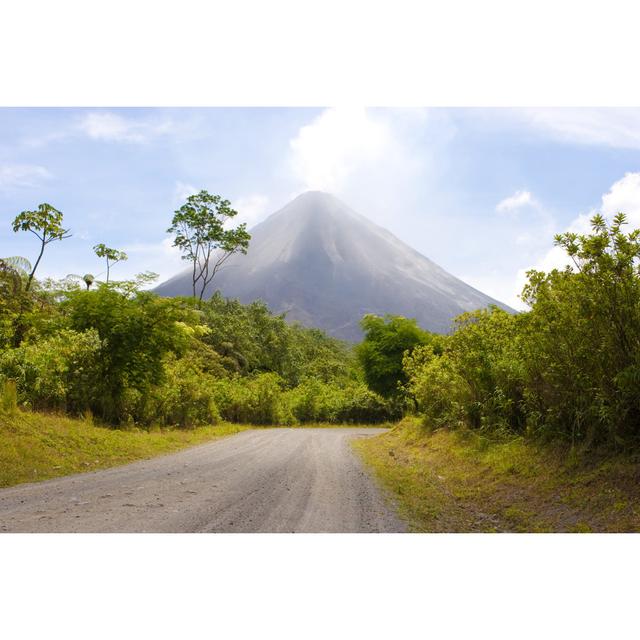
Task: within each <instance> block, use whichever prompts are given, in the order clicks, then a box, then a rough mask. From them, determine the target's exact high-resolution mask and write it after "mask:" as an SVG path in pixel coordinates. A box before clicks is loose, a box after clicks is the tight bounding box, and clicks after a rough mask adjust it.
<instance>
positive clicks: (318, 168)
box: [289, 108, 390, 191]
mask: <svg viewBox="0 0 640 640" xmlns="http://www.w3.org/2000/svg"><path fill="white" fill-rule="evenodd" d="M389 144H390V132H389V129H388V127H387V126H386V125H385V124H384V123H383V122H381V121H377V120H374V119H373V118H372V117H371V116H370V115H369V114H368V113H367V111H366V110H365V109H362V108H332V109H326V110H325V111H323V112H322V113H321V114H320V115H319V116H318V117H317V118H316V119H315V120H314V121H313V122H312V123H311V124H308V125H306V126H303V127H302V128H301V129H300V130H299V132H298V135H297V136H296V137H295V138H294V139H293V140H291V141H290V143H289V145H290V149H291V161H292V168H293V171H294V174H295V175H296V177H297V178H298V179H299V180H300V181H301V182H302V186H303V187H304V188H305V189H322V190H326V191H337V190H340V189H341V188H343V187H344V184H345V181H346V180H347V179H348V178H349V177H350V176H351V175H352V174H353V173H354V172H355V171H357V170H358V169H359V168H360V167H361V166H362V165H364V164H370V163H375V162H376V161H378V160H379V159H380V158H381V157H382V155H383V153H384V151H385V148H386V147H388V145H389Z"/></svg>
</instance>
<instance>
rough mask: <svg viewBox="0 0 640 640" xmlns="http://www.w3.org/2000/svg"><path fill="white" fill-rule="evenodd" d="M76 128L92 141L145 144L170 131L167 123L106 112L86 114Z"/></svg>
mask: <svg viewBox="0 0 640 640" xmlns="http://www.w3.org/2000/svg"><path fill="white" fill-rule="evenodd" d="M78 128H79V130H80V131H81V132H82V133H84V134H85V135H87V136H89V137H90V138H93V139H94V140H109V141H113V142H132V143H144V142H147V141H149V140H151V139H152V138H155V137H157V136H159V135H163V134H165V133H168V132H169V131H171V129H172V127H171V124H170V123H169V122H165V121H158V122H154V121H148V120H133V119H131V118H125V117H123V116H121V115H119V114H116V113H111V112H108V111H96V112H91V113H87V114H86V115H85V116H84V117H83V118H82V119H81V120H80V123H79V124H78Z"/></svg>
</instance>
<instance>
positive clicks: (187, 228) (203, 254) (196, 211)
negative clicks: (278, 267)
mask: <svg viewBox="0 0 640 640" xmlns="http://www.w3.org/2000/svg"><path fill="white" fill-rule="evenodd" d="M237 214H238V212H237V211H235V210H234V209H232V208H231V203H230V202H229V201H228V200H223V199H222V198H221V197H220V196H218V195H211V194H209V193H207V192H206V191H200V193H198V194H196V195H192V196H189V197H188V198H187V202H186V203H185V204H183V205H182V206H181V207H180V208H179V209H178V210H177V211H176V212H175V214H174V216H173V219H172V221H171V226H170V227H169V229H167V233H172V234H174V236H175V237H174V241H173V246H174V247H178V248H179V249H180V251H182V253H183V256H182V259H183V260H189V261H190V262H192V267H193V268H192V285H193V297H194V298H195V297H196V296H197V298H198V301H199V302H201V301H202V297H203V296H204V293H205V290H206V288H207V286H208V285H209V283H210V282H211V281H212V280H213V278H214V277H215V275H216V273H217V272H218V270H219V269H220V268H221V267H222V265H223V264H224V263H225V262H226V261H227V260H228V259H229V258H230V257H231V256H232V255H233V254H235V253H238V252H240V253H247V248H248V246H249V240H250V239H251V236H250V235H249V233H248V232H247V230H246V225H245V224H241V225H238V226H237V227H236V228H235V229H225V228H224V224H225V222H227V221H228V220H230V219H231V218H233V217H235V216H236V215H237Z"/></svg>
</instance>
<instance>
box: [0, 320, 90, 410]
mask: <svg viewBox="0 0 640 640" xmlns="http://www.w3.org/2000/svg"><path fill="white" fill-rule="evenodd" d="M101 346H102V344H101V341H100V338H99V336H98V333H97V332H96V331H95V330H92V329H91V330H88V331H86V332H82V333H80V332H77V331H73V330H69V329H64V330H62V331H60V332H59V333H57V334H55V335H54V336H51V337H49V338H46V339H39V340H37V341H35V342H23V343H22V345H20V347H18V348H17V349H11V350H8V351H5V352H4V353H2V354H0V377H1V378H2V379H4V380H5V381H13V383H14V384H15V385H16V386H17V395H18V400H19V402H20V403H21V404H23V405H26V406H29V407H31V408H34V409H57V410H61V411H69V412H73V413H79V412H81V411H83V410H84V409H86V408H87V407H89V406H90V403H91V399H92V396H93V395H94V393H95V390H96V387H97V385H98V384H99V381H98V379H97V372H98V358H99V354H100V350H101Z"/></svg>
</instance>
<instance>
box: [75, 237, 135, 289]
mask: <svg viewBox="0 0 640 640" xmlns="http://www.w3.org/2000/svg"><path fill="white" fill-rule="evenodd" d="M93 250H94V251H95V254H96V255H97V256H98V258H105V259H106V261H107V282H109V272H110V270H111V267H112V266H113V265H114V264H116V262H124V261H125V260H128V259H129V256H128V255H127V254H126V253H125V252H124V251H118V250H117V249H111V248H110V247H107V245H106V244H103V243H102V242H101V243H100V244H97V245H96V246H95V247H93ZM85 282H86V280H85ZM91 282H93V280H92V281H91ZM90 286H91V285H90V284H88V285H87V289H88V288H89V287H90Z"/></svg>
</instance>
